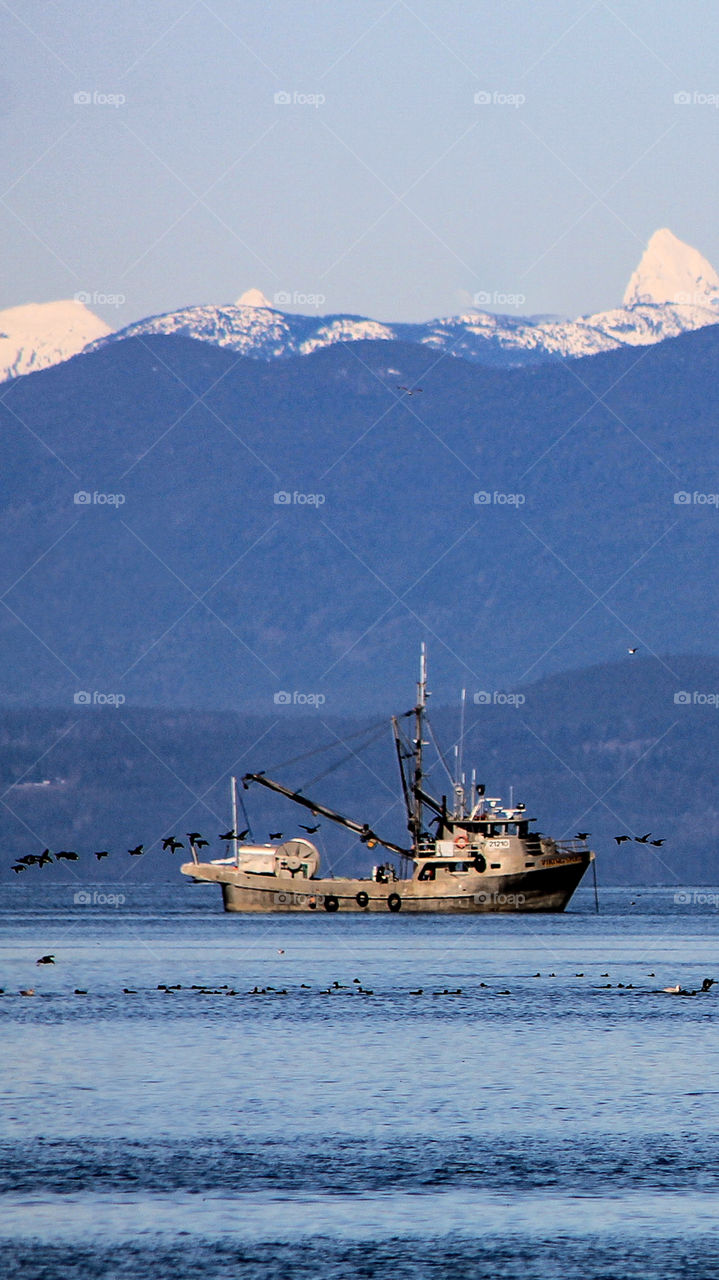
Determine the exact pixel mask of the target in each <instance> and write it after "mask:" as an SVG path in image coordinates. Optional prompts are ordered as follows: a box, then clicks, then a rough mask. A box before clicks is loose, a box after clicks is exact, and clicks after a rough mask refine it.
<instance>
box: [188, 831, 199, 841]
mask: <svg viewBox="0 0 719 1280" xmlns="http://www.w3.org/2000/svg"><path fill="white" fill-rule="evenodd" d="M187 839H188V840H189V842H190V844H197V841H198V840H201V839H202V836H201V835H200V833H199V831H188V832H187Z"/></svg>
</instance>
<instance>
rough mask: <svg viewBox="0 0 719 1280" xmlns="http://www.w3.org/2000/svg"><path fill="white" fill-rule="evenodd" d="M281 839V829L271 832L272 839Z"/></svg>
mask: <svg viewBox="0 0 719 1280" xmlns="http://www.w3.org/2000/svg"><path fill="white" fill-rule="evenodd" d="M281 839H282V832H281V831H271V832H270V840H281Z"/></svg>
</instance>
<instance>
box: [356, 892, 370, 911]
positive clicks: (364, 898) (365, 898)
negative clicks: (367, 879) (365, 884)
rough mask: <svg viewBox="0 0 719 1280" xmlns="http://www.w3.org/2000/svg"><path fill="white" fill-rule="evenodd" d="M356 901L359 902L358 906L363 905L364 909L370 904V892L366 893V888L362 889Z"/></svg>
mask: <svg viewBox="0 0 719 1280" xmlns="http://www.w3.org/2000/svg"><path fill="white" fill-rule="evenodd" d="M355 902H356V903H357V906H358V907H361V908H362V910H363V911H364V908H365V907H368V906H369V894H368V893H365V891H364V889H360V891H359V893H358V894H357V897H356V898H355Z"/></svg>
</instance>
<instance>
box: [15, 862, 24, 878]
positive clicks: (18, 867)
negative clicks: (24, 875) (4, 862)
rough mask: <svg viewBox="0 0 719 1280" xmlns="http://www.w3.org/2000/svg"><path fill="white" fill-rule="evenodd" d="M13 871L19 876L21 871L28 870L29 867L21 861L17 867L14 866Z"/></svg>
mask: <svg viewBox="0 0 719 1280" xmlns="http://www.w3.org/2000/svg"><path fill="white" fill-rule="evenodd" d="M13 871H14V872H15V874H16V875H18V876H19V875H20V872H21V871H27V867H24V866H23V865H22V863H21V862H19V863H18V865H17V866H16V867H13Z"/></svg>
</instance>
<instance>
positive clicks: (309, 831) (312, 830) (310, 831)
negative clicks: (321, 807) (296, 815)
mask: <svg viewBox="0 0 719 1280" xmlns="http://www.w3.org/2000/svg"><path fill="white" fill-rule="evenodd" d="M300 826H301V827H302V830H303V831H306V832H307V834H308V836H313V835H314V834H315V831H319V829H320V824H319V822H318V823H317V826H316V827H306V826H305V825H304V823H303V822H301V823H300Z"/></svg>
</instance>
